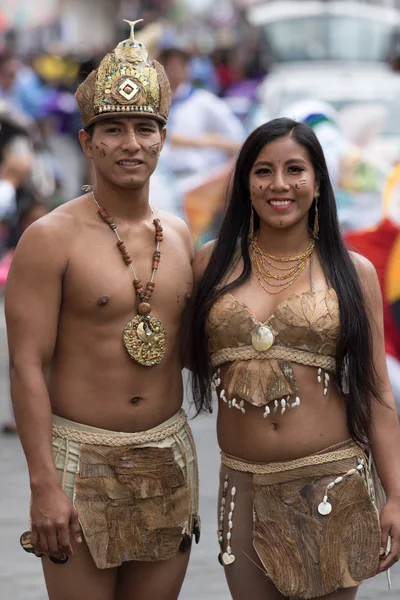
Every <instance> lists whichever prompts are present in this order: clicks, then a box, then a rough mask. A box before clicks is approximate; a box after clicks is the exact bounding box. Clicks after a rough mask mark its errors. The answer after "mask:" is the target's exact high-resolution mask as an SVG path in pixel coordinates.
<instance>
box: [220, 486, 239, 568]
mask: <svg viewBox="0 0 400 600" xmlns="http://www.w3.org/2000/svg"><path fill="white" fill-rule="evenodd" d="M228 487H229V475H225V481H224V486H223V490H222V498H221V506H220V510H219V524H218V531H217V535H218V542H219V543H220V545H221V553H220V555H219V560H220V563H221V564H222V565H223V566H225V567H226V566H228V565H231V564H232V563H234V562H235V556H234V554H233V553H232V530H233V514H234V511H235V496H236V488H235V487H232V489H231V502H230V504H229V512H228V531H227V534H226V550H225V551H223V547H222V544H223V543H224V521H225V516H226V512H227V506H228V505H227V495H228Z"/></svg>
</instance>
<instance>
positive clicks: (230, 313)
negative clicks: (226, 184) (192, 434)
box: [191, 118, 400, 600]
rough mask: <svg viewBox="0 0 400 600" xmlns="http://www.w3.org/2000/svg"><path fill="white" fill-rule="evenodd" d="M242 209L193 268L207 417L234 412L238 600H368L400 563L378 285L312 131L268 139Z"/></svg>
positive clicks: (240, 185) (223, 422)
mask: <svg viewBox="0 0 400 600" xmlns="http://www.w3.org/2000/svg"><path fill="white" fill-rule="evenodd" d="M229 196H230V197H229V206H228V207H227V210H226V214H225V219H224V221H223V223H222V226H221V230H220V233H219V237H218V239H217V240H215V241H214V242H212V243H210V244H207V245H205V246H204V247H203V248H202V249H201V250H200V251H199V252H198V254H197V256H196V258H195V261H194V274H195V286H196V289H197V292H196V298H195V302H194V306H193V321H192V328H191V330H192V337H193V342H192V359H191V364H192V369H193V372H194V376H195V379H194V382H193V395H194V401H195V404H196V407H197V409H198V410H199V411H200V410H202V409H210V408H211V406H212V391H213V390H215V391H216V392H217V395H218V398H219V406H218V422H217V430H218V441H219V445H220V448H221V451H222V452H221V458H222V464H221V471H220V492H219V501H218V508H219V526H218V532H217V534H218V541H219V546H220V554H219V562H220V563H221V565H222V566H223V567H224V570H225V576H226V579H227V582H228V585H229V589H230V592H231V595H232V598H233V599H234V600H243V598H247V597H248V598H257V599H260V598H268V599H270V600H272V599H273V600H278V599H283V598H296V599H300V598H303V599H306V598H315V599H317V598H318V599H320V600H328V598H335V599H337V600H353V599H354V598H355V597H356V595H357V590H358V586H359V585H360V583H361V582H362V581H363V580H364V579H367V578H369V577H373V576H374V575H376V574H377V573H378V572H381V571H385V570H386V569H388V568H389V567H390V566H391V565H393V564H394V562H396V561H397V560H399V557H400V428H399V423H398V419H397V415H396V411H395V410H394V408H395V403H394V398H393V394H392V391H391V388H390V383H389V380H388V374H387V368H386V360H385V349H384V341H383V323H382V321H383V319H382V299H381V293H380V288H379V282H378V278H377V275H376V272H375V269H374V267H373V265H372V264H371V263H370V262H369V261H367V260H366V259H365V258H363V257H361V256H360V255H357V254H354V253H349V252H348V251H347V250H346V248H345V246H344V243H343V241H342V238H341V235H340V228H339V223H338V218H337V212H336V202H335V196H334V191H333V188H332V185H331V182H330V178H329V173H328V169H327V165H326V161H325V157H324V154H323V150H322V148H321V145H320V144H319V142H318V139H317V137H316V135H315V133H314V132H313V130H312V129H311V128H310V127H308V126H307V125H304V124H303V123H298V122H296V121H293V120H292V119H287V118H279V119H275V120H273V121H270V122H268V123H266V124H264V125H262V126H261V127H259V128H258V129H256V130H255V131H254V132H253V133H252V134H251V135H250V136H249V137H248V139H247V140H246V142H245V143H244V145H243V147H242V149H241V151H240V153H239V155H238V159H237V162H236V166H235V171H234V174H233V180H232V185H231V187H230V192H229ZM371 458H373V460H374V461H375V464H376V468H377V471H378V475H379V478H380V480H381V482H382V484H383V487H384V490H385V492H386V503H385V502H384V503H383V504H382V506H381V505H380V504H379V501H378V498H379V495H378V491H379V490H380V485H379V482H378V479H376V478H375V482H374V481H373V479H372V477H373V475H372V472H373V469H372V470H371V462H370V459H371ZM379 510H380V514H379V512H378V511H379ZM389 538H390V539H389ZM390 542H391V543H390Z"/></svg>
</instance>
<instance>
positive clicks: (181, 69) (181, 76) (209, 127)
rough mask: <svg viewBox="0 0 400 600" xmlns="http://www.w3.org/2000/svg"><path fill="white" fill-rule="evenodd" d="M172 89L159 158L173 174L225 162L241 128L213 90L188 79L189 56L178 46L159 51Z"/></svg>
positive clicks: (241, 134) (185, 174)
mask: <svg viewBox="0 0 400 600" xmlns="http://www.w3.org/2000/svg"><path fill="white" fill-rule="evenodd" d="M159 61H160V62H161V64H162V65H163V66H164V68H165V71H166V73H167V77H168V79H169V82H170V85H171V91H172V104H171V113H170V120H169V123H168V137H167V143H166V146H165V155H164V157H163V162H164V163H165V164H166V165H167V168H168V169H169V170H170V171H172V173H174V175H175V176H176V177H179V178H184V177H190V176H193V175H205V176H206V175H208V174H209V173H210V172H211V171H212V170H216V169H218V167H221V166H222V165H225V164H226V163H227V162H229V161H230V160H231V159H232V157H233V156H234V154H235V153H236V152H237V150H238V148H239V146H240V144H241V142H242V141H243V139H244V129H243V127H242V125H241V123H240V121H239V119H237V117H235V115H234V114H233V112H232V111H231V109H230V108H229V107H228V106H227V105H226V104H225V103H224V102H223V100H221V99H220V98H218V97H217V96H216V95H215V94H213V93H212V92H210V91H208V90H205V89H198V88H196V87H194V86H193V84H192V83H191V81H190V73H189V63H190V56H189V54H188V53H187V52H185V51H184V50H182V49H180V48H167V49H164V50H163V51H162V52H161V53H160V55H159Z"/></svg>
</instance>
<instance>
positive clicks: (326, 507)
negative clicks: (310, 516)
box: [318, 502, 332, 516]
mask: <svg viewBox="0 0 400 600" xmlns="http://www.w3.org/2000/svg"><path fill="white" fill-rule="evenodd" d="M331 511H332V504H331V503H330V502H321V503H320V504H319V505H318V512H319V514H320V515H324V516H325V515H329V513H330V512H331Z"/></svg>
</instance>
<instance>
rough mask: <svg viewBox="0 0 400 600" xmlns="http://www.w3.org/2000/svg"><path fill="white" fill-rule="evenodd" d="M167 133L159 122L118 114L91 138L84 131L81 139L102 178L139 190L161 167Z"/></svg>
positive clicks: (85, 150)
mask: <svg viewBox="0 0 400 600" xmlns="http://www.w3.org/2000/svg"><path fill="white" fill-rule="evenodd" d="M165 134H166V131H165V129H163V130H162V131H160V127H159V124H158V122H157V121H156V120H155V119H151V118H147V117H125V116H124V117H120V116H119V115H118V116H116V117H115V118H110V119H104V120H103V121H99V122H98V123H96V124H95V127H94V132H93V136H92V138H91V139H90V136H89V134H88V133H87V132H85V131H84V130H81V131H80V132H79V139H80V142H81V144H82V148H83V150H84V152H85V154H86V156H87V157H88V158H92V159H93V161H94V165H95V169H96V173H97V176H98V177H100V178H102V179H103V180H105V181H108V182H110V183H112V184H114V185H116V186H119V187H122V188H127V189H129V188H130V189H139V188H141V187H143V186H144V185H145V184H146V183H147V182H148V180H149V178H150V175H151V174H152V173H153V171H154V169H155V168H156V166H157V162H158V157H159V155H160V152H161V149H162V147H163V144H164V139H165Z"/></svg>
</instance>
